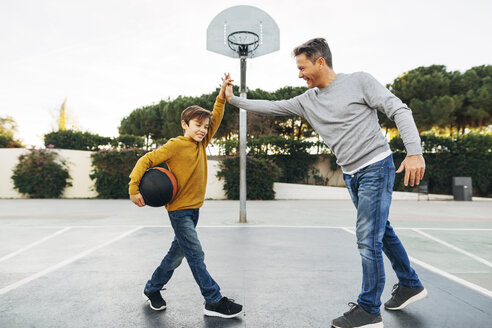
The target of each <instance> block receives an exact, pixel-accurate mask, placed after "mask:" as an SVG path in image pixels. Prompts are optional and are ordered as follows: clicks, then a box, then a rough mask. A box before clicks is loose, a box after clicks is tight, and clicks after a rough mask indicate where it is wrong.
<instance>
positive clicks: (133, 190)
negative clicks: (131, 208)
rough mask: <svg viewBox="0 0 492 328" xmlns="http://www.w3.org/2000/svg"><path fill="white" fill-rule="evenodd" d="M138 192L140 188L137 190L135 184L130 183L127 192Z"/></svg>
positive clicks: (133, 193) (132, 193)
mask: <svg viewBox="0 0 492 328" xmlns="http://www.w3.org/2000/svg"><path fill="white" fill-rule="evenodd" d="M139 192H140V190H138V186H137V185H136V184H131V185H130V186H129V187H128V194H130V195H136V194H138V193H139Z"/></svg>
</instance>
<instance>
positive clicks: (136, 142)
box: [111, 134, 145, 148]
mask: <svg viewBox="0 0 492 328" xmlns="http://www.w3.org/2000/svg"><path fill="white" fill-rule="evenodd" d="M111 145H112V146H113V147H116V148H143V146H145V139H144V138H142V137H139V136H134V135H131V134H123V135H120V136H119V137H116V138H113V139H112V140H111Z"/></svg>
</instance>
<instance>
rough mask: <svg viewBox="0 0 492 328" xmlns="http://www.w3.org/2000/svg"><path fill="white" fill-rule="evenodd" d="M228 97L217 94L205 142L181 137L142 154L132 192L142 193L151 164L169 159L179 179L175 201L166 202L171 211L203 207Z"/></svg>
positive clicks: (133, 176) (134, 175)
mask: <svg viewBox="0 0 492 328" xmlns="http://www.w3.org/2000/svg"><path fill="white" fill-rule="evenodd" d="M224 107H225V99H223V98H220V97H217V99H216V101H215V104H214V110H213V112H212V118H211V119H210V123H209V128H208V132H207V135H206V136H205V138H203V140H202V141H201V142H196V141H195V140H193V139H192V138H189V137H184V136H179V137H177V138H172V139H170V140H169V141H168V142H167V143H166V144H165V145H164V146H162V147H160V148H159V149H156V150H154V151H151V152H148V153H147V154H145V155H144V156H142V157H141V158H140V159H139V160H138V162H137V164H135V167H134V168H133V171H132V172H131V173H130V179H131V180H130V183H129V193H130V195H135V194H138V193H139V189H138V185H139V184H140V179H141V178H142V176H143V174H144V173H145V171H146V170H147V169H148V168H149V167H153V166H156V165H157V164H159V163H162V162H166V164H167V166H168V167H169V170H170V171H171V172H172V173H173V174H174V176H175V177H176V180H177V181H178V192H177V194H176V197H175V198H174V200H173V201H172V202H171V203H169V204H167V205H166V209H167V210H168V211H177V210H184V209H190V208H199V207H201V206H202V205H203V201H204V200H205V189H206V187H207V152H206V148H207V145H208V144H209V143H210V140H211V139H212V137H213V136H214V134H215V132H217V129H218V128H219V125H220V122H221V121H222V117H223V116H224Z"/></svg>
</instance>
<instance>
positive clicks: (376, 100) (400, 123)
mask: <svg viewBox="0 0 492 328" xmlns="http://www.w3.org/2000/svg"><path fill="white" fill-rule="evenodd" d="M360 74H361V76H362V91H363V94H364V101H365V102H366V103H367V105H368V106H369V107H371V108H375V109H377V110H379V111H380V112H382V113H384V114H386V116H388V118H389V119H391V120H393V121H395V123H396V127H397V128H398V131H399V132H400V135H401V137H402V139H403V143H404V145H405V148H406V150H407V155H417V154H422V147H421V145H420V136H419V132H418V130H417V126H416V125H415V121H414V119H413V116H412V111H411V110H410V108H408V106H407V105H405V104H404V103H403V102H402V101H401V100H400V98H398V97H396V96H395V95H394V94H392V93H391V92H390V91H389V90H388V89H386V88H385V87H384V86H383V85H382V84H381V83H379V82H378V81H377V80H376V79H375V78H374V77H372V76H371V75H370V74H368V73H360Z"/></svg>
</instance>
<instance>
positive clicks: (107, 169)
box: [90, 149, 146, 199]
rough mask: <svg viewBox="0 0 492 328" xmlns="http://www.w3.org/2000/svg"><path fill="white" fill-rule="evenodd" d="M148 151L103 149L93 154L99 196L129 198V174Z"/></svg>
mask: <svg viewBox="0 0 492 328" xmlns="http://www.w3.org/2000/svg"><path fill="white" fill-rule="evenodd" d="M145 153H146V151H145V150H143V149H123V150H115V149H111V150H101V151H99V152H97V153H94V154H92V155H91V157H92V166H93V170H92V174H91V175H90V178H91V179H92V180H95V187H96V191H97V193H98V194H99V198H106V199H115V198H116V199H118V198H120V199H121V198H128V182H130V178H129V175H130V173H131V171H132V169H133V167H134V166H135V164H136V163H137V161H138V159H139V158H140V157H142V156H143V155H144V154H145Z"/></svg>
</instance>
